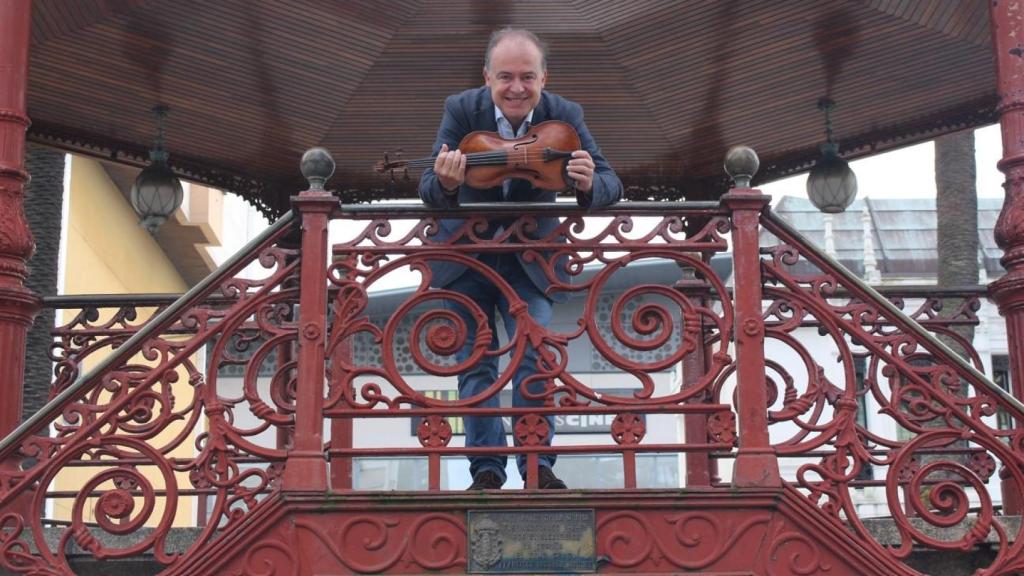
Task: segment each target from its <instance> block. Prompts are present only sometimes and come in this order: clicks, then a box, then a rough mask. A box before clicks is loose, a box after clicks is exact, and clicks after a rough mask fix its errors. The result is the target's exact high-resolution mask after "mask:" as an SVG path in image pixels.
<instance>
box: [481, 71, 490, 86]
mask: <svg viewBox="0 0 1024 576" xmlns="http://www.w3.org/2000/svg"><path fill="white" fill-rule="evenodd" d="M483 72H484V84H486V85H488V86H490V85H491V79H490V77H489V76H488V75H487V66H484V67H483Z"/></svg>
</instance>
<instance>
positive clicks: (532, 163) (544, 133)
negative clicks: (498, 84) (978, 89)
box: [459, 120, 580, 192]
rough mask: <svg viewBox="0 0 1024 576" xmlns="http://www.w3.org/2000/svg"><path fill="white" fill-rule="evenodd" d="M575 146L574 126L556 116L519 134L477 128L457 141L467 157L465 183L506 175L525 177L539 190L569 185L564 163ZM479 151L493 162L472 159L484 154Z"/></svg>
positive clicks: (477, 184) (488, 183) (482, 183)
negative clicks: (503, 134) (509, 135)
mask: <svg viewBox="0 0 1024 576" xmlns="http://www.w3.org/2000/svg"><path fill="white" fill-rule="evenodd" d="M579 149H580V137H579V135H578V134H577V133H576V130H575V129H574V128H573V127H572V126H571V125H569V124H567V123H565V122H560V121H558V120H548V121H546V122H541V123H540V124H537V125H535V126H530V129H529V130H528V131H527V132H526V134H525V135H524V136H523V137H522V138H516V139H513V140H506V139H504V138H502V137H501V136H500V135H499V134H498V133H496V132H486V131H482V130H478V131H476V132H470V133H469V134H466V136H465V137H464V138H463V139H462V141H461V142H459V150H461V151H462V153H463V154H466V155H467V157H468V158H467V162H466V185H468V186H470V187H472V188H478V189H486V188H493V187H494V186H500V185H501V183H502V182H504V181H505V180H507V179H508V178H521V179H523V180H529V181H530V182H531V183H532V184H533V186H534V187H535V188H540V189H542V190H554V191H556V192H557V191H562V190H565V189H567V188H571V187H572V186H573V182H574V181H573V180H572V179H571V178H569V177H568V175H567V174H566V165H567V163H568V160H569V159H570V158H571V157H572V152H573V151H575V150H579ZM481 153H488V155H493V157H494V162H493V163H491V162H479V163H478V162H474V161H473V159H474V158H481V157H486V156H485V155H483V154H481ZM502 153H504V154H502Z"/></svg>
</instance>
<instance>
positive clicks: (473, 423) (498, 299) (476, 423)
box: [445, 254, 555, 481]
mask: <svg viewBox="0 0 1024 576" xmlns="http://www.w3.org/2000/svg"><path fill="white" fill-rule="evenodd" d="M480 262H481V263H483V264H484V265H486V266H489V267H490V268H491V269H493V270H494V271H495V272H497V274H498V275H499V276H501V277H502V278H503V279H504V280H505V282H507V283H508V285H509V286H510V287H511V288H512V291H513V292H514V293H515V294H516V295H517V296H518V297H519V298H520V299H521V300H522V301H523V302H524V303H526V306H527V310H528V311H529V314H530V318H531V319H532V320H533V322H535V323H537V324H539V325H540V326H542V327H547V325H548V323H549V322H550V321H551V313H552V312H551V305H552V302H551V300H550V299H549V298H548V297H547V296H545V295H544V294H543V293H542V292H541V291H540V290H539V289H538V288H537V286H536V285H535V284H534V283H533V281H532V280H530V278H529V276H527V275H526V272H525V271H523V267H522V265H520V264H519V260H518V259H517V258H516V256H515V254H482V255H480ZM445 289H446V290H451V291H453V292H458V293H460V294H465V295H466V296H468V297H469V298H470V299H472V300H473V301H474V302H476V304H477V305H478V306H480V309H481V310H482V311H483V313H484V314H485V315H486V316H487V322H488V325H489V327H490V329H491V334H492V338H491V343H490V346H489V350H497V349H498V332H497V330H496V329H495V320H494V319H495V316H494V313H495V311H497V312H498V313H499V314H501V319H502V322H503V323H504V324H505V333H506V334H507V335H508V338H509V340H511V339H512V338H513V337H514V336H515V332H516V321H515V318H513V317H512V315H511V314H510V313H509V300H508V298H506V296H505V294H503V293H502V292H501V290H499V289H498V287H497V286H495V285H494V284H493V283H492V282H491V281H490V280H489V279H487V278H486V277H485V276H483V275H482V274H480V273H479V272H477V271H475V270H473V269H469V270H466V272H465V273H463V274H462V275H461V276H459V277H458V278H456V279H455V280H454V281H452V283H451V284H449V285H448V286H446V287H445ZM445 308H446V309H449V310H453V311H455V312H456V313H458V314H459V316H460V317H461V318H462V319H463V321H464V322H465V323H466V326H467V330H468V332H469V334H468V335H469V338H468V339H467V342H466V344H465V345H464V346H463V347H462V349H461V350H459V351H458V353H456V359H457V360H458V361H459V362H463V361H465V360H466V358H469V355H470V354H471V353H472V349H473V344H474V342H473V340H474V335H475V333H476V330H477V326H476V321H475V320H474V318H473V316H472V315H471V314H470V313H469V311H468V310H466V309H465V307H463V306H462V305H460V304H458V303H455V302H449V301H447V300H446V301H445ZM536 372H537V351H536V350H535V349H534V348H533V347H532V346H529V345H528V346H527V349H526V350H525V351H524V354H523V359H522V362H520V363H519V366H518V367H517V368H516V371H515V374H514V375H513V377H512V386H513V394H512V405H513V406H515V407H524V406H541V405H542V404H543V400H537V399H535V400H529V399H526V398H523V395H522V392H521V389H520V384H521V383H522V382H523V380H525V379H526V378H528V377H529V376H532V375H533V374H535V373H536ZM497 379H498V357H497V356H484V357H482V358H481V360H480V361H479V362H478V363H477V364H475V365H474V366H471V367H470V368H469V369H468V370H466V371H465V372H463V373H462V374H459V398H460V399H462V398H469V397H472V396H475V395H477V394H480V393H481V392H483V391H484V390H486V389H487V388H489V387H490V386H491V385H493V384H494V382H495V381H496V380H497ZM544 386H545V382H544V381H543V380H541V381H536V382H531V383H530V384H529V392H530V393H531V394H539V393H541V392H542V391H543V390H544ZM498 405H499V403H498V394H495V395H493V396H491V397H490V398H488V399H487V400H485V401H483V402H480V403H479V404H477V406H479V407H481V408H497V407H498ZM547 420H548V425H549V427H550V430H551V432H550V433H549V434H548V437H547V439H546V440H545V442H544V443H545V444H546V445H548V446H550V445H551V438H552V437H553V436H554V434H555V422H554V418H552V417H550V416H549V417H548V418H547ZM463 422H464V424H465V427H466V446H499V447H504V446H507V445H508V444H507V442H506V440H505V426H504V424H503V423H502V421H501V418H499V417H496V416H467V417H465V418H463ZM516 444H518V441H517V442H516ZM539 461H540V465H541V466H548V467H552V466H554V465H555V455H554V454H541V455H540V457H539ZM507 462H508V457H507V456H506V455H505V454H487V455H472V456H470V457H469V473H470V474H472V475H474V476H475V475H476V474H477V473H478V472H481V471H484V470H490V471H492V472H494V473H495V474H497V475H498V476H500V477H501V478H502V480H503V481H504V480H505V464H506V463H507ZM516 463H517V464H518V466H519V474H520V475H522V477H523V478H525V477H526V457H525V456H519V457H518V458H517V459H516Z"/></svg>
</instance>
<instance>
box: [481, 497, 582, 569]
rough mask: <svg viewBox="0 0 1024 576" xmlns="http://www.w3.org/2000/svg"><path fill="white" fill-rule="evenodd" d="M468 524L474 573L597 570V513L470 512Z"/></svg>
mask: <svg viewBox="0 0 1024 576" xmlns="http://www.w3.org/2000/svg"><path fill="white" fill-rule="evenodd" d="M468 520H469V522H468V524H469V526H468V537H469V558H468V561H467V567H466V568H467V571H468V572H470V573H472V574H512V573H532V574H537V573H545V572H547V573H559V574H565V573H574V572H575V573H580V572H595V571H596V570H597V561H596V559H597V555H596V551H595V550H596V546H595V544H594V511H593V510H592V509H588V510H578V509H576V510H470V511H469V513H468Z"/></svg>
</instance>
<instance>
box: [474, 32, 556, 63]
mask: <svg viewBox="0 0 1024 576" xmlns="http://www.w3.org/2000/svg"><path fill="white" fill-rule="evenodd" d="M510 37H516V38H519V39H521V40H526V41H528V42H531V43H533V45H534V46H536V47H537V50H538V51H540V69H541V70H547V69H548V44H547V42H544V41H543V40H541V39H540V38H538V37H537V35H536V34H534V33H533V32H530V31H529V30H527V29H526V28H512V27H511V26H508V27H505V28H502V29H500V30H495V31H494V32H492V33H491V41H490V42H488V43H487V52H486V53H484V68H486V69H488V70H490V69H491V52H493V51H494V47H495V46H497V45H498V43H499V42H501V41H502V40H504V39H506V38H510Z"/></svg>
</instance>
